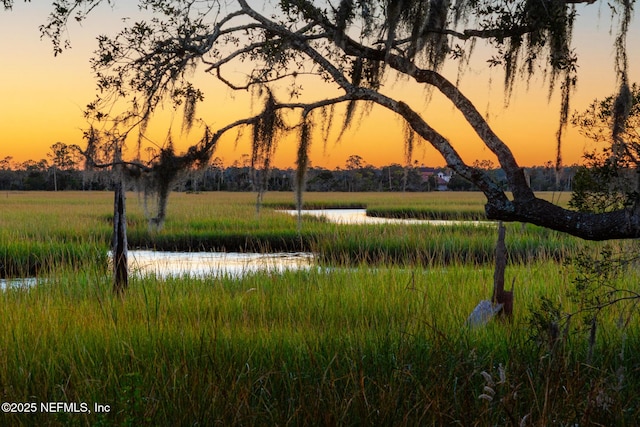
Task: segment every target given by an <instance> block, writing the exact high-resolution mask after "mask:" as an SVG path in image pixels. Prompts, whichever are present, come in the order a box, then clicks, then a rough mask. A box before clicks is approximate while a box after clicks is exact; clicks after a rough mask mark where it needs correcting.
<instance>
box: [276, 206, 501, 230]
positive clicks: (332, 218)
mask: <svg viewBox="0 0 640 427" xmlns="http://www.w3.org/2000/svg"><path fill="white" fill-rule="evenodd" d="M280 212H283V213H286V214H289V215H298V211H297V210H295V209H292V210H282V211H280ZM302 214H303V215H312V216H315V217H319V218H325V219H326V220H327V221H329V222H333V223H336V224H428V225H434V226H439V225H461V224H466V225H475V226H495V222H491V221H455V220H444V219H410V218H409V219H401V218H380V217H373V216H367V210H366V209H303V210H302Z"/></svg>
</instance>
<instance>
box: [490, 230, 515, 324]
mask: <svg viewBox="0 0 640 427" xmlns="http://www.w3.org/2000/svg"><path fill="white" fill-rule="evenodd" d="M504 235H505V227H504V224H503V223H502V221H500V222H499V223H498V241H497V242H496V249H495V259H496V266H495V271H494V272H493V295H492V297H491V302H492V303H494V304H502V310H501V311H500V313H499V315H500V316H501V317H503V318H507V319H511V317H512V315H513V283H512V284H511V291H506V290H505V289H504V272H505V269H506V267H507V248H506V246H505V244H504Z"/></svg>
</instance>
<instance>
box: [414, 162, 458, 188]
mask: <svg viewBox="0 0 640 427" xmlns="http://www.w3.org/2000/svg"><path fill="white" fill-rule="evenodd" d="M418 170H419V172H420V176H421V177H422V182H427V181H429V180H430V179H431V180H432V182H435V185H436V188H435V189H436V190H437V191H447V190H448V189H449V188H448V185H449V181H450V180H451V177H452V176H453V172H452V171H451V169H449V168H431V167H426V166H422V167H420V168H418Z"/></svg>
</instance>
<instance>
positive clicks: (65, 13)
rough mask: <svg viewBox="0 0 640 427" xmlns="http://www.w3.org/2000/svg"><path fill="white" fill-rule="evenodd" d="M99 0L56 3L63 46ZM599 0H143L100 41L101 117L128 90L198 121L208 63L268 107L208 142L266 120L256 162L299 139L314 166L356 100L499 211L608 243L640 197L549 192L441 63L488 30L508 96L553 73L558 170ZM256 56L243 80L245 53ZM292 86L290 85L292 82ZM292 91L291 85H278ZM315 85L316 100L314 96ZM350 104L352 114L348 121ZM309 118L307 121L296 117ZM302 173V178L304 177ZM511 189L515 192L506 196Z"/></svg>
mask: <svg viewBox="0 0 640 427" xmlns="http://www.w3.org/2000/svg"><path fill="white" fill-rule="evenodd" d="M98 3H100V0H61V1H58V2H56V4H55V10H54V11H53V13H52V15H51V18H50V20H49V22H48V23H47V24H46V25H44V26H43V27H42V31H43V33H44V34H46V35H50V36H52V38H53V40H54V47H55V49H56V51H59V50H61V49H62V48H63V47H64V45H65V44H66V40H65V39H64V35H65V31H64V25H65V23H66V22H67V20H68V19H69V18H70V17H73V18H75V19H79V20H81V19H82V18H83V17H84V16H85V15H86V13H88V12H90V11H91V10H92V9H93V8H94V7H95V6H96V4H98ZM593 3H599V2H596V1H595V0H513V1H494V0H455V1H454V0H340V1H338V0H333V1H330V0H325V1H310V0H281V1H278V2H249V1H246V0H237V1H227V2H220V1H213V0H212V1H196V0H154V1H151V0H141V1H140V2H139V4H140V6H141V7H142V8H144V9H146V10H148V11H150V12H151V14H152V15H151V16H152V18H151V19H149V20H148V21H139V22H135V23H133V24H131V25H129V26H127V27H126V28H124V29H123V30H122V31H121V32H120V33H119V34H118V35H117V36H115V37H105V36H101V37H99V40H98V43H99V46H98V50H97V53H96V56H95V57H94V59H93V67H94V69H95V71H96V75H97V78H98V88H99V90H100V93H101V94H102V95H101V97H100V98H99V99H98V100H97V101H96V102H95V103H93V104H92V105H91V106H90V109H92V110H93V111H98V112H100V113H101V114H106V113H104V112H105V111H107V110H105V108H104V106H105V104H104V102H105V101H109V100H111V99H112V96H114V95H115V96H117V97H120V98H123V97H124V98H127V99H128V100H129V101H130V103H131V104H130V105H131V109H132V110H135V111H136V113H137V115H139V116H140V117H142V118H147V117H149V116H150V115H152V114H153V112H154V110H155V109H156V108H157V107H158V105H159V104H160V103H162V102H164V101H166V100H167V99H172V100H173V102H176V103H179V104H180V105H182V106H184V112H185V117H186V118H187V123H190V122H191V120H192V119H193V118H194V117H195V111H196V110H195V108H196V105H197V103H198V102H199V101H200V100H201V99H202V92H201V91H200V89H199V88H196V87H195V86H194V85H193V82H192V80H191V71H192V70H193V69H194V68H195V67H203V68H204V70H205V71H206V72H208V73H209V74H210V75H211V76H212V78H214V79H218V80H219V81H221V82H223V83H224V84H226V85H227V86H228V87H229V88H230V89H232V90H234V91H244V90H252V91H253V94H254V97H255V98H257V99H260V100H262V105H264V108H263V110H262V111H261V112H259V113H258V114H255V115H253V116H248V117H246V118H244V119H242V120H239V121H237V122H235V123H230V124H228V125H226V126H225V127H222V128H220V129H218V130H217V131H216V132H212V133H211V135H210V137H209V138H207V139H206V140H207V143H206V145H200V146H199V148H200V149H204V150H206V149H208V148H212V147H213V146H214V145H215V142H216V141H217V140H218V139H219V137H220V136H221V135H222V134H224V133H225V132H228V131H229V130H231V129H234V128H237V127H240V126H250V127H252V128H253V147H254V148H253V161H252V163H253V164H257V165H259V166H260V165H261V166H262V168H263V169H268V167H269V159H270V156H271V155H272V153H273V151H274V149H275V143H276V142H277V140H276V139H274V137H273V136H274V135H277V134H278V133H279V132H294V131H295V132H297V133H298V134H299V135H300V143H299V150H298V162H297V164H298V165H299V167H300V168H302V169H304V168H305V167H306V165H307V164H308V160H307V158H308V147H309V145H310V139H309V138H310V132H309V130H310V129H311V126H312V124H313V126H314V128H318V129H320V128H322V127H324V128H325V129H326V128H328V127H331V126H332V125H333V126H341V127H342V128H343V129H346V128H348V127H349V126H350V125H351V124H352V123H353V122H354V120H357V117H358V115H356V114H354V112H355V111H356V109H357V108H372V107H376V108H385V109H388V110H390V111H393V112H394V113H395V114H397V115H398V116H400V117H401V118H402V120H403V121H404V122H405V123H406V125H407V129H408V132H407V133H408V134H409V135H408V136H407V138H406V140H407V143H408V144H409V146H408V147H407V149H408V150H410V149H411V147H412V145H413V135H417V136H418V137H420V138H422V139H423V140H425V141H427V142H428V143H429V144H431V145H432V146H433V147H434V148H436V149H437V150H438V151H439V152H440V154H441V155H442V156H443V157H444V159H445V161H446V163H447V165H448V166H449V167H450V168H452V169H453V170H454V171H455V172H456V173H458V174H459V175H461V176H462V177H464V178H465V179H467V180H469V181H471V182H472V183H474V184H475V185H476V186H477V187H478V188H479V189H480V190H482V191H483V192H484V194H485V195H486V197H487V204H486V213H487V216H488V217H489V218H491V219H498V220H503V221H522V222H529V223H533V224H537V225H540V226H543V227H548V228H551V229H555V230H559V231H563V232H567V233H570V234H573V235H576V236H579V237H582V238H585V239H593V240H605V239H615V238H627V237H639V236H640V203H639V202H640V200H639V199H638V196H636V197H635V198H634V199H633V200H632V201H631V202H630V203H628V204H627V205H625V206H624V207H623V208H621V209H616V210H613V211H607V212H602V213H594V212H578V211H574V210H569V209H565V208H563V207H559V206H556V205H554V204H552V203H549V202H547V201H545V200H541V199H539V198H537V197H536V195H535V194H534V192H533V191H532V190H531V188H530V186H529V185H528V183H527V180H526V178H525V175H524V173H523V170H522V168H521V167H520V166H519V164H518V162H517V160H516V159H515V157H514V155H513V153H512V151H511V149H510V148H509V144H508V143H507V142H505V141H503V140H502V139H501V138H500V137H499V136H498V135H497V134H496V133H495V132H494V131H493V130H492V128H491V127H490V126H489V124H488V123H487V121H486V120H485V118H484V117H483V116H482V114H481V113H480V112H479V111H478V109H477V108H476V106H475V105H474V104H473V103H472V102H471V101H470V100H469V98H467V97H466V96H465V94H464V93H462V91H461V90H460V89H459V87H458V85H457V82H453V81H450V80H449V79H447V78H446V77H445V76H444V75H443V74H442V73H441V70H442V67H443V65H444V64H445V63H446V62H448V61H458V62H460V61H461V64H462V67H464V64H465V61H468V58H469V57H470V56H471V55H473V53H474V47H475V45H476V43H477V41H478V40H484V41H485V42H486V43H487V44H489V45H490V46H491V47H493V48H494V54H493V56H492V57H491V58H490V60H489V64H490V65H491V66H494V67H502V68H503V69H504V76H505V78H504V90H505V93H506V95H507V97H509V96H510V95H511V92H512V89H513V87H514V85H515V84H516V82H517V81H519V80H522V79H523V80H528V79H530V78H531V77H532V76H533V75H535V74H536V73H542V74H544V75H545V77H546V81H547V82H548V85H549V90H550V91H553V90H559V91H560V94H561V108H560V115H559V118H558V131H557V144H558V150H557V153H556V154H557V167H560V165H561V158H560V154H559V153H560V144H561V143H562V137H563V130H564V128H565V126H566V125H567V122H568V119H569V101H570V97H571V94H572V90H573V89H574V86H575V84H576V81H577V78H578V71H577V70H578V68H577V61H578V57H577V54H576V53H575V51H574V50H573V48H572V44H571V36H572V30H573V28H574V25H575V23H576V22H577V21H578V20H579V19H580V16H579V14H578V13H577V12H576V6H577V5H578V4H582V5H583V6H584V7H597V6H591V5H592V4H593ZM608 4H609V5H610V6H611V9H612V10H613V11H614V13H612V18H611V19H612V21H613V22H614V23H615V28H617V29H616V37H615V42H614V43H615V46H614V47H615V52H616V54H615V58H614V61H613V64H612V71H613V72H615V73H616V75H617V81H618V86H619V88H618V93H617V95H616V96H615V97H614V100H613V108H612V109H611V116H612V119H611V123H612V127H611V136H610V140H611V144H613V145H616V144H618V145H619V144H623V143H624V135H625V132H624V129H625V124H626V121H627V118H628V115H629V112H630V108H631V99H632V95H631V89H630V85H629V79H628V65H627V62H628V58H627V55H628V51H627V47H626V35H627V32H628V28H629V25H630V22H631V17H632V14H633V5H634V1H633V0H612V1H610V2H609V3H608ZM237 62H244V63H247V64H249V65H250V67H249V68H250V72H249V73H248V75H246V77H245V78H242V79H240V80H238V78H237V75H236V74H234V73H231V72H230V70H233V65H232V64H234V63H237ZM303 75H304V76H305V78H310V77H309V76H315V77H316V79H317V84H322V85H325V86H326V88H327V91H326V92H324V93H333V90H334V89H337V90H338V92H336V93H337V95H335V96H325V97H320V98H318V99H313V100H309V99H308V96H306V93H305V92H304V90H303V89H302V87H301V85H300V84H299V79H300V78H301V76H303ZM398 78H403V79H405V80H408V81H409V82H410V83H411V84H415V85H416V86H417V87H419V88H424V89H425V90H426V92H425V99H427V93H428V91H429V90H436V91H439V92H441V93H442V94H443V95H444V96H445V97H446V98H447V99H448V100H449V102H450V103H451V104H452V105H453V106H454V107H455V108H456V109H457V110H458V111H459V112H460V113H461V114H462V115H463V117H464V118H465V120H466V121H467V123H468V124H469V126H471V128H472V129H473V130H474V131H475V132H476V133H477V135H478V136H479V137H480V139H481V140H482V142H483V143H484V145H485V146H486V147H487V148H488V149H489V150H490V151H491V152H493V153H494V154H495V156H496V158H497V161H498V162H499V164H500V167H501V168H502V169H503V170H504V172H505V175H506V186H505V185H504V184H505V183H500V182H496V181H495V179H494V177H492V176H491V175H490V174H488V173H487V171H486V170H483V169H481V168H478V167H474V165H469V164H467V163H465V161H464V160H463V158H462V157H461V156H460V154H459V153H458V150H457V148H456V147H457V146H459V144H460V142H456V141H450V140H448V139H447V138H445V137H444V136H443V135H442V134H441V133H440V132H439V131H438V130H436V129H435V128H434V127H432V126H431V124H430V123H429V120H428V117H423V116H421V115H420V114H419V113H418V112H417V111H416V110H414V109H412V108H411V106H409V105H408V104H407V103H405V102H403V101H401V100H400V99H398V98H396V97H394V93H393V88H389V87H388V86H390V83H389V82H392V81H393V80H395V79H398ZM283 88H286V89H285V90H283ZM278 89H280V90H278ZM301 95H305V96H301ZM337 104H346V106H347V108H346V114H345V115H344V117H343V118H342V120H340V121H339V122H338V124H336V120H335V117H334V116H335V115H336V110H335V109H334V106H336V105H337ZM285 114H286V115H287V117H292V116H294V115H297V116H296V117H298V118H299V120H298V123H299V124H298V125H294V126H290V125H287V123H288V122H287V121H286V120H283V116H284V115H285ZM302 176H303V173H300V174H298V177H299V178H298V179H299V180H300V181H301V182H300V183H299V186H300V187H301V186H302V185H303V182H302V181H303V178H302ZM505 187H506V188H507V189H508V191H510V193H507V192H506V190H505Z"/></svg>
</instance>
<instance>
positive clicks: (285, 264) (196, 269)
mask: <svg viewBox="0 0 640 427" xmlns="http://www.w3.org/2000/svg"><path fill="white" fill-rule="evenodd" d="M109 256H111V255H109ZM312 264H313V255H312V254H310V253H307V252H297V253H285V252H279V253H270V254H269V253H266V254H258V253H237V252H229V253H225V252H162V251H138V250H135V251H129V272H130V274H132V275H136V276H138V277H144V276H149V275H154V276H156V277H160V278H166V277H182V276H189V277H194V278H203V277H210V276H227V277H235V278H239V277H242V276H243V275H244V274H246V273H253V272H257V271H272V272H283V271H285V270H298V269H307V268H309V267H310V266H311V265H312ZM46 281H47V279H46V278H44V277H41V278H35V277H26V278H15V279H0V290H3V289H7V288H9V287H10V288H29V287H32V286H35V285H37V284H38V283H44V282H46Z"/></svg>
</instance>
